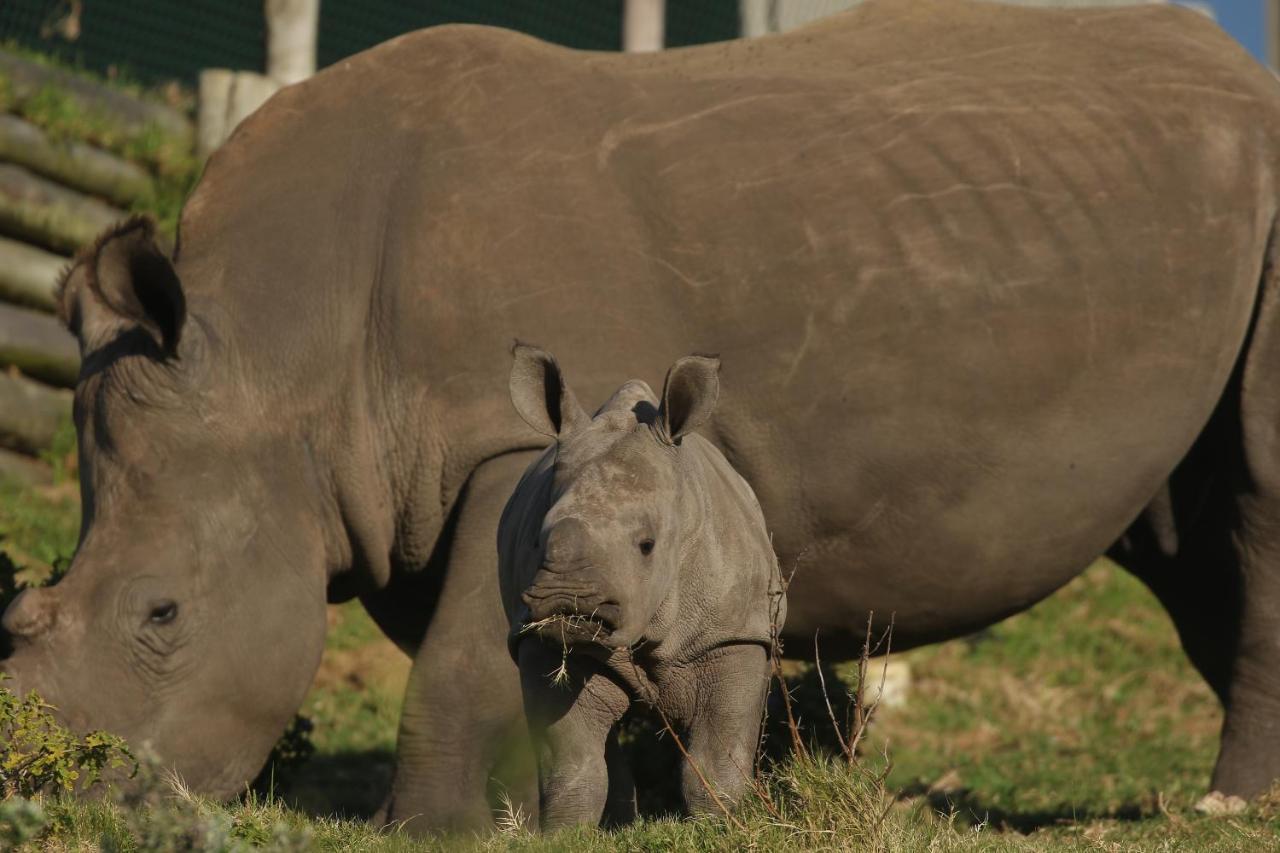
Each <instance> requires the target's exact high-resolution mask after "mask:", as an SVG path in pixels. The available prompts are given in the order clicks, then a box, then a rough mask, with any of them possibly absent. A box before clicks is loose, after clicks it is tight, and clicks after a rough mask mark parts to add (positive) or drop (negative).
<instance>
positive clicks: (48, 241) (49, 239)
mask: <svg viewBox="0 0 1280 853" xmlns="http://www.w3.org/2000/svg"><path fill="white" fill-rule="evenodd" d="M125 216H127V214H126V213H125V212H124V211H123V210H120V209H118V208H115V207H112V206H111V205H109V204H106V203H104V202H101V201H99V200H97V199H96V198H90V197H89V196H86V195H84V194H83V193H78V192H76V191H75V190H69V189H67V188H66V187H64V186H62V185H60V184H56V183H54V182H53V181H50V180H48V179H46V178H41V177H39V176H37V175H33V174H32V173H31V172H29V171H28V170H26V169H24V168H22V167H21V166H15V165H13V164H12V163H0V233H4V234H8V235H10V236H14V237H21V238H23V239H25V240H31V241H34V242H36V243H39V244H40V245H42V246H45V247H47V248H50V249H53V250H55V251H59V252H68V253H70V252H74V251H75V250H76V249H78V248H80V247H81V246H83V245H85V244H86V243H89V242H91V241H92V240H93V238H94V237H96V236H98V234H99V233H101V232H102V231H104V230H105V229H107V228H109V227H111V226H112V225H114V224H115V223H117V222H119V221H120V220H121V219H124V218H125Z"/></svg>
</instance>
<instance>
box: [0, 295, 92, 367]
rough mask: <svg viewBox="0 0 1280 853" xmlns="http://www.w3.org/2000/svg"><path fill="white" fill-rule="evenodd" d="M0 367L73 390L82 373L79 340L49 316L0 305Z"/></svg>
mask: <svg viewBox="0 0 1280 853" xmlns="http://www.w3.org/2000/svg"><path fill="white" fill-rule="evenodd" d="M0 366H5V367H9V366H12V367H16V368H18V369H19V370H21V371H22V372H23V373H25V374H26V375H27V376H30V377H32V378H33V379H39V380H40V381H42V382H47V383H49V384H50V385H57V386H60V387H63V388H71V387H74V386H75V384H76V377H77V376H78V375H79V373H80V350H79V347H78V346H77V345H76V341H75V338H74V337H72V336H71V334H70V333H69V332H68V331H67V330H66V329H65V328H63V326H62V324H61V323H59V322H58V321H57V320H55V319H54V318H53V317H50V316H49V315H48V314H41V313H39V312H36V311H30V310H28V309H26V308H15V307H14V306H12V305H2V304H0Z"/></svg>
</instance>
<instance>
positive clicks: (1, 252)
mask: <svg viewBox="0 0 1280 853" xmlns="http://www.w3.org/2000/svg"><path fill="white" fill-rule="evenodd" d="M67 263H68V260H67V258H64V257H61V256H60V255H54V254H50V253H49V252H46V251H44V250H43V249H37V248H36V247H35V246H28V245H27V244H26V243H19V242H18V241H17V240H8V239H5V238H4V237H0V302H12V303H14V304H15V305H25V306H27V307H28V308H38V309H40V310H41V311H49V312H52V311H54V310H55V309H56V307H57V303H56V301H55V299H54V291H55V290H56V289H57V283H58V275H59V274H60V273H61V272H62V269H63V268H64V267H65V266H66V265H67Z"/></svg>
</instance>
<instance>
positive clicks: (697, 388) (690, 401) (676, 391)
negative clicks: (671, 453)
mask: <svg viewBox="0 0 1280 853" xmlns="http://www.w3.org/2000/svg"><path fill="white" fill-rule="evenodd" d="M719 397H720V359H718V358H715V357H714V356H702V355H691V356H687V357H686V358H682V359H680V360H679V361H677V362H676V363H675V364H673V365H672V366H671V369H670V370H668V371H667V381H666V383H665V384H664V385H663V386H662V405H661V406H660V407H659V408H658V430H659V434H660V435H661V437H662V439H663V441H666V442H667V443H668V444H679V443H680V439H681V438H683V437H684V436H685V435H687V434H689V433H690V432H693V431H694V430H695V429H697V428H698V427H700V426H702V425H703V424H704V423H706V422H707V419H708V418H710V417H711V413H712V412H714V411H715V408H716V400H717V399H719Z"/></svg>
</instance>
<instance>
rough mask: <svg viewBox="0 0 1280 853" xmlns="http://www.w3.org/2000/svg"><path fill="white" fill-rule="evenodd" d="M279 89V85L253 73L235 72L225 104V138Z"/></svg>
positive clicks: (264, 76)
mask: <svg viewBox="0 0 1280 853" xmlns="http://www.w3.org/2000/svg"><path fill="white" fill-rule="evenodd" d="M279 89H280V84H279V83H278V82H277V81H275V80H272V79H271V78H270V77H267V76H266V75H265V74H258V73H257V72H255V71H237V72H236V76H235V80H233V81H232V83H231V95H230V99H229V100H228V102H227V136H230V135H231V134H233V133H235V130H236V127H237V126H239V124H240V122H242V121H244V120H245V119H247V118H248V117H249V116H250V115H252V114H253V112H254V111H255V110H257V109H258V107H260V106H262V105H263V104H265V103H266V102H267V98H270V97H271V96H272V95H274V94H275V93H276V92H277V91H278V90H279Z"/></svg>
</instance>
